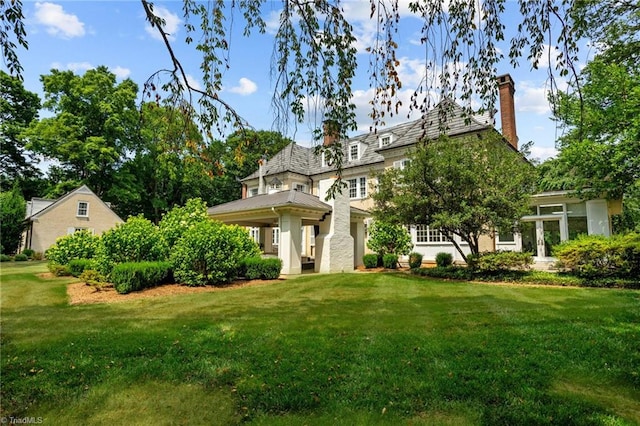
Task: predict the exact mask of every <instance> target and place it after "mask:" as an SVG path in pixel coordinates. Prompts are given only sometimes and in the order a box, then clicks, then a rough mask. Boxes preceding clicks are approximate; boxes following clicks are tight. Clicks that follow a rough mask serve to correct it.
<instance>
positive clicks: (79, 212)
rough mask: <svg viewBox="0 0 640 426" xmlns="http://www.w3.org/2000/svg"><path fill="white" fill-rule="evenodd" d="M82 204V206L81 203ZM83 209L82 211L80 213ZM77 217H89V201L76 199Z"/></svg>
mask: <svg viewBox="0 0 640 426" xmlns="http://www.w3.org/2000/svg"><path fill="white" fill-rule="evenodd" d="M82 204H84V208H82V207H81V205H82ZM83 211H84V213H82V212H83ZM76 216H77V217H89V202H88V201H78V208H77V210H76Z"/></svg>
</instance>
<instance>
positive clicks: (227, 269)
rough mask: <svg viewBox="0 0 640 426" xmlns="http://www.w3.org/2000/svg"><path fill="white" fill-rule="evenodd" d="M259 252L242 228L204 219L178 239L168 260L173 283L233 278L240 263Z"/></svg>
mask: <svg viewBox="0 0 640 426" xmlns="http://www.w3.org/2000/svg"><path fill="white" fill-rule="evenodd" d="M259 255H260V249H259V247H258V245H257V244H256V243H255V241H254V240H253V239H252V238H251V237H250V236H249V233H248V232H247V230H246V229H244V228H241V227H239V226H236V225H224V224H222V223H220V222H214V221H209V220H207V221H204V222H200V223H198V224H196V225H195V226H193V227H192V228H190V229H188V230H187V231H186V232H185V233H184V235H183V236H182V238H181V239H180V240H178V242H177V243H176V245H175V247H174V248H173V250H172V253H171V263H172V265H173V268H174V276H175V279H176V281H177V282H180V283H184V284H187V285H190V286H201V285H209V284H219V283H224V282H228V281H231V280H233V279H235V278H236V277H237V276H238V271H239V268H240V265H241V262H242V261H243V260H244V259H246V258H248V257H254V256H259Z"/></svg>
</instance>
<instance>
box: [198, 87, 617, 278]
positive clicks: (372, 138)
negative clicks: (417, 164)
mask: <svg viewBox="0 0 640 426" xmlns="http://www.w3.org/2000/svg"><path fill="white" fill-rule="evenodd" d="M498 82H499V92H500V113H501V123H502V128H503V136H504V138H505V144H506V146H507V147H508V148H510V149H513V150H517V149H518V137H517V133H516V126H515V108H514V100H513V95H514V91H515V89H514V85H513V80H512V79H511V76H509V75H504V76H500V77H498ZM442 108H446V110H447V117H448V122H447V123H446V133H447V135H449V136H450V137H462V136H468V135H469V134H480V133H484V132H495V131H496V130H495V128H494V120H493V118H492V117H490V116H488V115H485V116H474V117H465V116H464V114H463V110H462V108H461V107H460V106H459V105H457V104H455V103H454V102H453V101H450V100H445V101H443V102H441V103H440V104H439V105H438V106H437V107H436V108H434V109H433V110H431V111H430V112H428V113H427V114H426V116H425V117H424V118H422V119H419V120H415V121H411V122H407V123H403V124H400V125H397V126H393V127H389V128H386V129H379V130H378V131H377V132H375V133H373V132H372V133H367V134H363V135H359V136H355V137H353V138H350V139H348V140H345V141H341V143H342V148H343V153H344V164H343V171H342V179H343V182H344V183H346V184H347V187H346V188H345V189H344V190H343V194H342V195H341V196H338V197H336V199H335V200H330V201H326V202H324V201H323V200H325V198H326V191H327V189H328V188H329V186H330V185H331V183H332V182H334V180H335V169H334V167H332V165H331V164H328V163H327V161H325V158H324V157H323V156H318V155H316V154H315V153H314V150H313V149H312V148H306V147H302V146H299V145H296V144H295V143H292V144H290V145H288V146H287V147H285V148H284V149H283V150H281V151H280V152H279V153H277V154H276V155H275V156H274V157H273V158H271V159H270V160H268V161H266V162H264V163H262V164H260V167H259V169H258V171H256V172H255V173H253V174H251V175H249V176H247V177H246V178H244V179H243V180H242V183H243V192H242V194H243V199H242V200H237V201H234V202H231V203H227V204H223V205H220V206H215V207H212V208H210V209H209V215H210V216H211V217H213V218H215V219H219V220H222V221H225V222H227V223H237V224H241V225H245V226H248V227H250V228H251V234H252V236H253V237H254V238H255V240H256V241H257V242H259V243H260V246H261V248H262V249H263V251H264V252H265V253H273V254H276V253H278V254H279V256H280V257H281V258H282V259H283V262H284V266H283V273H284V274H287V273H299V272H300V270H301V269H302V267H303V266H304V263H305V262H306V261H307V260H308V259H309V260H311V259H313V260H315V270H316V271H322V272H324V271H326V272H336V271H346V270H347V269H353V268H354V267H357V266H359V265H361V264H362V255H363V254H364V252H365V244H366V238H367V234H366V227H367V225H368V224H369V223H370V221H371V220H372V219H371V218H370V217H369V215H368V214H367V211H368V210H370V209H371V208H372V207H373V201H372V199H371V198H370V196H369V195H370V194H371V191H372V190H374V188H375V186H376V181H375V177H374V176H375V175H376V173H377V172H379V171H382V170H384V169H386V168H389V167H396V168H403V167H404V166H405V165H406V164H407V161H408V151H409V150H410V149H411V148H412V147H414V146H415V144H416V143H417V142H418V140H419V139H423V138H427V139H430V138H436V137H438V136H439V133H440V132H441V126H439V117H440V116H441V114H440V111H441V109H442ZM327 133H328V132H325V140H324V144H325V145H330V144H333V143H335V142H336V139H335V138H334V137H332V135H331V134H330V133H329V134H327ZM282 193H285V194H289V195H278V194H282ZM296 193H300V194H306V195H305V196H304V197H303V196H302V195H298V194H296ZM566 195H567V194H562V196H564V198H562V196H560V195H559V194H555V193H554V194H538V195H536V196H534V197H533V204H532V206H535V208H536V212H535V215H534V214H533V212H532V215H531V216H527V217H526V218H524V220H525V227H524V228H523V232H522V234H513V233H511V234H510V235H504V234H503V235H499V236H496V237H495V238H489V237H486V238H484V239H482V240H481V242H480V246H481V250H496V249H513V250H520V249H531V248H532V247H533V246H535V247H534V248H535V249H536V250H535V251H534V253H535V256H536V258H537V259H538V260H544V259H546V258H547V257H548V253H549V244H547V247H545V243H544V241H545V238H546V240H548V241H550V242H551V244H552V242H553V241H556V240H557V241H558V242H559V241H560V240H566V239H568V238H570V237H572V236H573V235H574V234H576V233H581V232H587V231H588V232H589V233H600V234H604V235H609V233H610V231H609V230H610V229H611V228H610V223H609V221H610V215H611V214H612V213H615V212H616V208H617V207H616V206H615V205H608V204H607V201H606V200H593V201H587V202H586V203H584V202H580V200H575V199H570V198H567V197H566ZM254 197H256V198H255V199H254ZM558 197H560V198H558ZM302 198H304V199H305V201H304V202H303V201H302ZM287 200H288V201H287ZM308 204H314V205H315V206H316V207H318V208H319V210H318V211H317V212H314V214H313V215H309V214H307V213H308V212H307V213H304V212H303V211H302V210H304V209H303V207H307V205H308ZM340 206H341V207H340ZM550 206H556V207H558V206H560V208H561V210H558V209H556V210H553V211H552V212H550V213H548V212H547V209H548V208H549V207H550ZM294 207H295V208H294ZM295 209H297V211H295V212H294V210H295ZM307 210H309V209H307ZM285 211H286V212H287V213H286V214H285V215H284V216H283V212H285ZM320 212H321V213H322V214H320ZM547 213H548V214H547ZM285 216H286V217H285ZM298 216H299V217H298ZM336 216H339V217H336ZM283 218H284V220H283ZM291 218H295V220H294V221H293V222H291ZM283 226H286V227H287V229H286V235H284V234H283V233H284V232H285V230H284V229H283ZM336 226H340V227H341V228H342V231H340V230H338V229H336ZM295 228H297V229H295ZM409 230H410V233H411V237H412V242H413V244H414V251H416V252H419V253H421V254H422V255H423V256H424V260H425V261H433V260H434V259H435V256H436V254H437V253H439V252H447V253H451V254H452V255H453V258H454V260H457V261H461V260H462V259H461V256H460V254H459V253H458V252H457V250H456V249H455V248H454V246H453V244H452V243H450V242H448V241H447V240H446V238H445V237H444V235H443V234H442V233H441V232H440V231H439V230H438V229H430V228H429V227H428V226H426V225H417V226H410V227H409ZM292 232H293V234H292ZM340 233H342V234H343V236H342V237H337V236H336V235H338V234H340ZM292 235H293V240H291V241H293V242H289V238H290V237H291V236H292ZM456 238H457V237H456ZM334 240H335V241H340V242H339V243H336V242H335V241H334ZM327 241H333V242H332V243H329V244H327ZM458 242H459V243H460V245H461V247H462V249H463V250H465V247H466V246H467V245H466V244H465V243H463V242H462V241H458ZM285 244H286V245H287V247H286V248H285V250H286V252H285V253H283V252H282V250H283V245H285ZM328 247H330V248H328ZM333 250H336V251H339V255H336V256H335V258H334V257H333V256H332V260H331V261H329V260H327V259H328V256H330V254H329V252H331V251H333ZM347 252H349V253H347ZM467 253H469V251H468V249H467ZM296 259H298V260H296ZM328 263H330V264H331V265H330V266H328V265H327V264H328Z"/></svg>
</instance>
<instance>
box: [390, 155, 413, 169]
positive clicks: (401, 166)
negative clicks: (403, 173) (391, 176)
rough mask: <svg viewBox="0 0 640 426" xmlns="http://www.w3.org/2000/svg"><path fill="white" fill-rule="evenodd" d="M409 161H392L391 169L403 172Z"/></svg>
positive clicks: (406, 159) (405, 159)
mask: <svg viewBox="0 0 640 426" xmlns="http://www.w3.org/2000/svg"><path fill="white" fill-rule="evenodd" d="M409 161H410V160H409V159H408V158H403V159H402V160H398V161H394V162H393V167H394V168H395V169H400V170H404V169H405V168H406V167H407V166H408V165H409Z"/></svg>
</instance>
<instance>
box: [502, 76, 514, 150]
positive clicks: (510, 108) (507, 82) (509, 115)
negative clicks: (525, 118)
mask: <svg viewBox="0 0 640 426" xmlns="http://www.w3.org/2000/svg"><path fill="white" fill-rule="evenodd" d="M498 90H499V92H500V121H501V123H502V135H503V136H504V137H505V138H506V139H507V140H508V141H509V143H510V144H511V146H513V147H514V148H515V149H518V133H517V132H516V109H515V104H514V102H513V94H514V93H515V91H516V89H515V86H514V84H513V79H512V78H511V76H510V75H509V74H503V75H501V76H498Z"/></svg>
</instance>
